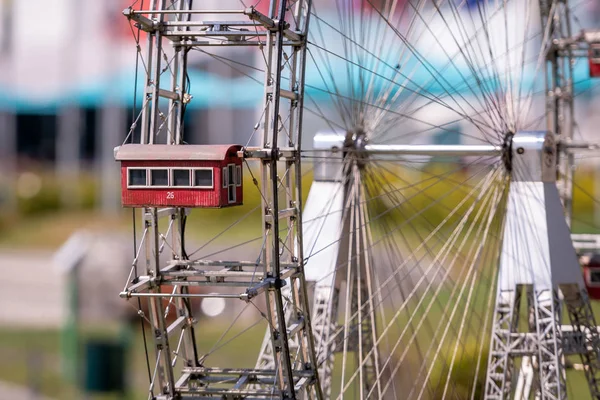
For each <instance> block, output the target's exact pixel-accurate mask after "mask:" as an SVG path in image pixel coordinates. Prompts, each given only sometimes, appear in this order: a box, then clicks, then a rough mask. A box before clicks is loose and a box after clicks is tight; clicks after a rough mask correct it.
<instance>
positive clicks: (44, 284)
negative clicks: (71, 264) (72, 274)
mask: <svg viewBox="0 0 600 400" xmlns="http://www.w3.org/2000/svg"><path fill="white" fill-rule="evenodd" d="M52 256H53V253H52V252H51V251H38V250H29V251H24V250H20V251H17V250H14V251H13V250H9V249H0V273H1V274H2V279H1V282H2V283H1V284H0V286H1V288H0V326H11V325H12V326H23V327H39V328H58V327H59V326H60V324H61V322H62V319H63V313H64V310H65V304H64V299H63V287H64V275H63V274H62V273H61V272H60V271H59V270H58V269H57V268H56V267H55V266H54V265H53V264H52ZM41 305H43V307H42V306H41ZM4 398H5V397H2V394H1V393H0V400H1V399H4Z"/></svg>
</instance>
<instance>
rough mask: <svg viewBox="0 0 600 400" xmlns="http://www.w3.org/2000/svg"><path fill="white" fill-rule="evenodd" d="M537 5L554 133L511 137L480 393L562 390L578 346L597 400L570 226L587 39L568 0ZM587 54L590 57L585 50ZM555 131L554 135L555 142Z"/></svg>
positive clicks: (591, 328) (547, 394)
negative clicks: (577, 30)
mask: <svg viewBox="0 0 600 400" xmlns="http://www.w3.org/2000/svg"><path fill="white" fill-rule="evenodd" d="M540 13H541V20H542V32H544V35H545V37H548V38H549V39H548V40H547V41H546V42H545V43H546V44H547V45H546V46H545V48H544V49H543V51H544V52H545V60H546V63H545V68H546V73H545V76H546V93H547V101H546V120H547V129H548V132H551V133H550V134H548V135H543V134H537V135H536V134H527V133H525V134H523V133H521V134H517V135H516V136H515V137H514V139H513V142H512V146H513V148H512V149H511V151H513V155H512V159H513V162H514V163H513V164H512V165H511V166H510V167H511V169H512V171H511V173H512V175H513V182H512V183H511V188H510V194H509V206H508V211H507V219H506V226H505V232H504V238H503V252H502V255H501V259H500V278H499V286H498V289H497V298H496V306H495V311H494V319H493V328H492V337H491V342H490V355H489V363H488V372H487V379H486V389H485V396H486V398H487V399H505V398H512V396H513V393H514V396H515V398H529V396H530V393H531V391H532V390H533V391H534V393H535V396H536V398H541V399H566V398H567V389H566V382H565V379H566V376H565V371H564V357H565V356H566V355H569V354H579V355H580V356H581V359H582V363H583V364H584V371H585V374H586V377H587V380H588V384H589V388H590V393H591V395H592V398H594V399H597V398H600V391H599V389H600V386H599V385H598V384H599V381H598V373H599V370H598V367H599V366H600V364H599V356H600V342H599V339H600V338H599V336H598V329H597V326H596V321H595V318H594V315H593V312H592V308H591V304H590V301H589V298H588V296H587V292H586V289H585V285H584V283H583V279H582V276H581V272H580V266H579V261H578V259H577V254H576V250H575V248H574V247H573V243H572V241H571V236H570V230H569V227H568V224H570V221H571V214H572V193H573V172H574V169H573V168H574V165H575V161H574V153H573V151H571V150H570V148H569V147H570V146H569V145H571V144H572V139H573V131H574V126H575V120H574V111H573V109H574V93H573V60H574V57H575V54H574V52H575V51H577V50H579V49H581V48H584V47H585V46H586V45H588V44H589V43H586V41H585V36H584V35H582V36H581V37H578V38H573V37H572V36H571V26H570V18H571V16H570V13H569V5H568V1H567V0H559V1H552V2H548V1H544V0H542V1H540ZM580 56H581V55H580ZM583 56H585V57H587V52H585V53H584V54H583ZM553 135H556V138H557V139H556V140H559V141H560V144H559V146H556V144H555V142H554V141H555V139H554V136H553ZM536 140H537V142H538V146H537V150H536V149H530V148H528V145H527V143H531V142H532V141H536ZM521 141H522V144H520V142H521ZM515 149H516V150H517V153H514V151H515ZM531 150H533V151H534V152H535V157H533V158H530V159H529V160H527V161H523V158H524V157H527V156H524V154H525V153H531ZM556 176H558V177H559V179H558V181H556ZM523 204H533V208H534V209H536V208H537V209H538V210H537V211H536V212H535V213H536V214H538V215H532V214H530V213H526V212H524V210H523V208H524V207H523ZM563 207H564V208H563ZM519 209H520V210H519ZM540 210H541V211H540ZM563 213H564V214H566V222H565V220H564V219H563ZM523 226H525V227H526V228H523ZM527 226H529V227H530V228H529V229H530V230H531V231H529V229H527ZM519 227H521V228H519ZM519 230H521V231H519ZM523 230H525V232H523ZM534 230H535V231H536V232H533V231H534ZM528 243H538V244H542V247H543V248H544V249H545V250H542V251H534V250H533V249H531V250H530V252H527V251H526V250H525V249H527V246H528ZM523 291H526V293H527V307H528V309H529V321H528V322H529V331H528V332H519V312H520V303H521V298H522V292H523ZM563 305H564V306H565V307H566V311H567V313H568V315H569V321H570V323H571V324H570V325H566V326H565V325H562V309H563ZM516 358H522V360H521V370H520V372H519V373H516V371H515V359H516Z"/></svg>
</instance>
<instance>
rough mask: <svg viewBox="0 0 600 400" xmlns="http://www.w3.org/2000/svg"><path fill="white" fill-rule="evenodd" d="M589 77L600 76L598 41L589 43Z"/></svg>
mask: <svg viewBox="0 0 600 400" xmlns="http://www.w3.org/2000/svg"><path fill="white" fill-rule="evenodd" d="M588 58H589V63H590V77H591V78H600V43H592V44H590V50H589V57H588Z"/></svg>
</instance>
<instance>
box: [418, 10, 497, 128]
mask: <svg viewBox="0 0 600 400" xmlns="http://www.w3.org/2000/svg"><path fill="white" fill-rule="evenodd" d="M478 5H479V3H478ZM434 8H435V10H436V12H437V13H438V15H439V16H440V18H441V20H442V22H443V23H444V25H445V26H446V28H447V29H446V31H447V32H448V33H449V34H450V36H451V37H452V39H453V41H454V43H455V45H456V46H457V47H458V49H459V52H460V54H461V56H462V59H463V60H464V61H465V62H466V64H467V67H468V69H469V71H470V72H471V76H473V77H474V79H475V83H476V84H477V85H478V87H479V89H480V91H481V92H482V96H481V97H480V96H478V95H477V91H476V90H475V88H473V87H472V85H471V84H470V83H469V80H468V78H467V77H466V76H465V75H464V74H463V73H462V72H461V70H460V68H459V67H458V66H457V64H456V63H455V61H454V60H453V59H452V58H451V56H450V54H449V53H448V52H447V51H446V50H445V49H444V48H443V46H442V44H441V42H440V41H439V39H438V38H437V37H435V36H434V37H435V41H436V43H437V44H438V46H439V48H440V49H441V51H442V52H443V53H444V54H445V55H446V57H447V58H448V59H449V60H450V64H451V66H452V67H453V70H455V71H457V72H458V73H459V76H460V78H461V79H462V83H463V84H466V85H467V89H468V90H469V91H470V93H471V94H472V95H473V96H474V98H475V99H476V101H477V102H478V103H479V106H480V107H481V108H482V109H483V110H487V114H488V116H489V117H490V119H493V116H494V114H493V112H492V110H494V111H496V112H497V113H499V112H500V111H499V110H498V109H497V108H498V107H497V105H496V104H494V103H493V102H490V101H489V99H488V97H487V96H486V91H485V89H484V88H483V87H482V85H481V81H482V78H481V77H480V76H479V73H478V72H477V70H476V67H475V66H474V62H473V59H472V58H471V57H469V55H468V51H469V47H471V46H472V41H471V42H467V41H461V42H463V43H464V44H465V45H462V43H459V39H458V38H457V37H456V35H455V33H454V29H452V28H451V27H450V26H449V24H448V21H447V18H446V17H445V16H444V13H442V12H441V9H440V7H439V5H436V4H434ZM450 9H451V10H453V11H454V8H453V6H452V3H450ZM452 15H453V16H454V18H455V22H456V24H457V26H458V29H459V30H460V27H461V26H462V27H463V28H464V23H463V22H462V21H459V20H458V19H457V18H456V13H454V12H452ZM425 28H426V29H427V31H428V32H429V33H430V34H431V35H432V36H433V32H432V30H431V28H430V27H429V25H425ZM473 41H475V42H477V43H478V42H479V41H478V40H477V35H475V36H474V40H473ZM492 59H493V58H492ZM482 101H483V102H482ZM472 108H473V107H472ZM473 111H475V109H474V108H473Z"/></svg>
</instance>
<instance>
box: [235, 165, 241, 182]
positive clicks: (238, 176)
mask: <svg viewBox="0 0 600 400" xmlns="http://www.w3.org/2000/svg"><path fill="white" fill-rule="evenodd" d="M235 186H237V187H241V186H242V166H241V165H236V166H235Z"/></svg>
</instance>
